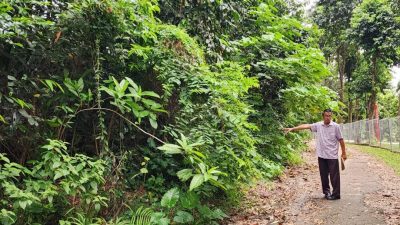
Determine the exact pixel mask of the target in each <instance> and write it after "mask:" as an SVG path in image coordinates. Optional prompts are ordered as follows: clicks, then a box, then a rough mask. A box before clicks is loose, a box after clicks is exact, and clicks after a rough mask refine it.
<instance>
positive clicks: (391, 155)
mask: <svg viewBox="0 0 400 225" xmlns="http://www.w3.org/2000/svg"><path fill="white" fill-rule="evenodd" d="M349 146H351V147H352V148H355V149H358V150H360V151H362V152H365V153H367V154H370V155H373V156H375V157H377V158H379V159H381V160H382V161H384V162H385V163H386V164H387V165H388V166H390V167H392V168H393V169H394V170H395V171H396V173H397V175H399V176H400V153H395V152H391V151H389V150H386V149H382V148H375V147H370V146H365V145H352V144H350V145H349Z"/></svg>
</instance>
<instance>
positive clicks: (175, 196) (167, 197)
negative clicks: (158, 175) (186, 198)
mask: <svg viewBox="0 0 400 225" xmlns="http://www.w3.org/2000/svg"><path fill="white" fill-rule="evenodd" d="M178 200H179V190H178V188H172V189H170V190H169V191H167V193H165V194H164V196H163V197H162V199H161V206H163V207H167V208H172V207H174V206H175V205H176V203H177V202H178Z"/></svg>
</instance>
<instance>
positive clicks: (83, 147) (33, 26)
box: [0, 0, 361, 225]
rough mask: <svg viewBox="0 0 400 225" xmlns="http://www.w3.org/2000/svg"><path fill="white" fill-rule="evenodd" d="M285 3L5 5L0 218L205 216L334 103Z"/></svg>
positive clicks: (315, 51) (293, 149)
mask: <svg viewBox="0 0 400 225" xmlns="http://www.w3.org/2000/svg"><path fill="white" fill-rule="evenodd" d="M296 7H297V5H296V4H295V3H293V2H289V3H286V2H285V1H269V0H252V1H244V2H243V1H175V0H170V1H169V0H168V1H164V0H162V1H161V0H160V1H159V2H157V1H155V0H138V1H128V0H117V1H115V0H84V1H45V0H41V1H27V0H13V1H2V2H1V3H0V24H1V27H0V31H1V34H0V58H1V60H0V73H1V76H0V104H1V108H0V123H1V125H0V148H1V152H0V160H1V163H0V178H1V180H2V183H1V184H0V206H1V213H0V221H1V222H2V223H3V224H35V223H37V224H105V223H107V224H160V225H161V224H217V223H218V221H220V220H222V219H223V218H224V217H226V216H227V215H226V214H225V213H224V212H223V211H222V210H220V209H219V208H218V207H219V206H220V205H221V204H222V203H223V202H235V201H238V200H240V199H238V198H239V197H238V196H240V194H238V188H239V187H241V186H242V185H244V184H247V183H251V182H253V181H255V180H258V179H272V178H274V177H276V176H278V175H279V174H280V173H281V172H282V169H283V168H284V167H285V166H287V165H289V164H292V163H297V162H298V155H297V154H298V152H299V151H300V150H301V149H302V148H304V147H305V145H304V140H305V138H307V135H306V134H304V133H297V134H289V136H288V137H285V136H284V135H283V133H282V132H281V129H282V128H283V127H285V126H290V125H293V124H297V123H300V122H302V123H305V122H313V121H315V120H316V119H318V118H319V112H320V111H321V110H322V109H324V108H328V107H330V108H333V109H334V110H336V111H339V107H340V106H341V103H339V102H337V95H336V93H335V92H334V91H332V90H331V89H329V88H327V87H325V86H323V85H321V82H322V81H323V80H324V79H328V77H329V75H330V72H329V70H328V67H327V66H326V65H325V58H324V56H323V53H322V52H321V51H320V50H319V39H320V37H321V32H320V30H318V29H317V27H316V26H315V25H313V24H311V23H306V21H303V19H302V18H301V12H300V11H297V10H294V9H295V8H296ZM178 9H179V10H178ZM177 10H178V11H179V13H178V14H177V13H176V12H177ZM354 28H356V25H354ZM359 74H360V75H361V72H360V73H359Z"/></svg>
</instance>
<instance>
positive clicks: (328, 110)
mask: <svg viewBox="0 0 400 225" xmlns="http://www.w3.org/2000/svg"><path fill="white" fill-rule="evenodd" d="M326 112H330V113H333V111H332V109H325V110H324V111H323V112H322V115H324V113H326Z"/></svg>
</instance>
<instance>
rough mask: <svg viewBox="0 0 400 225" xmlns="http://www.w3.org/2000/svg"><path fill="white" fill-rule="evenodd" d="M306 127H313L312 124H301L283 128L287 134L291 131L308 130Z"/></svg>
mask: <svg viewBox="0 0 400 225" xmlns="http://www.w3.org/2000/svg"><path fill="white" fill-rule="evenodd" d="M306 129H311V124H301V125H299V126H297V127H291V128H283V130H284V131H285V134H287V133H289V132H290V131H296V130H306Z"/></svg>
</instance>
